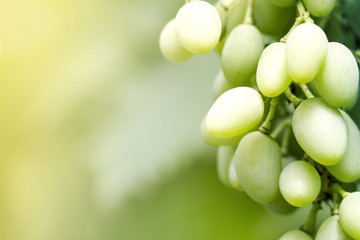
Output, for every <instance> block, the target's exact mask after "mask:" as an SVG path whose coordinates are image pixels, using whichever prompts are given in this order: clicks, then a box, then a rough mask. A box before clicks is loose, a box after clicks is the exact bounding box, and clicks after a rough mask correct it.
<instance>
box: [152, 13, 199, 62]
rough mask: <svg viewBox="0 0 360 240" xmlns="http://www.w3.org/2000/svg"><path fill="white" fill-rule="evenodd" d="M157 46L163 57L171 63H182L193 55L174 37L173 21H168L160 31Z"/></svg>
mask: <svg viewBox="0 0 360 240" xmlns="http://www.w3.org/2000/svg"><path fill="white" fill-rule="evenodd" d="M159 46H160V50H161V53H162V54H163V56H164V57H165V58H166V59H167V60H169V61H172V62H182V61H185V60H187V59H189V58H190V57H191V56H192V55H193V53H191V52H189V51H188V50H186V49H185V48H184V47H183V46H182V45H181V44H180V42H179V40H178V38H177V36H176V31H175V19H172V20H170V21H169V22H168V23H167V24H166V25H165V27H164V28H163V30H162V31H161V34H160V39H159Z"/></svg>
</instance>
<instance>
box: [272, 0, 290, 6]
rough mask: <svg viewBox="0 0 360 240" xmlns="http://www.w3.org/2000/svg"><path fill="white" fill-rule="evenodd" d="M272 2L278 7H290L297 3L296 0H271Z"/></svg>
mask: <svg viewBox="0 0 360 240" xmlns="http://www.w3.org/2000/svg"><path fill="white" fill-rule="evenodd" d="M271 3H272V4H274V5H275V6H278V7H282V8H284V7H290V6H292V5H294V4H295V0H271Z"/></svg>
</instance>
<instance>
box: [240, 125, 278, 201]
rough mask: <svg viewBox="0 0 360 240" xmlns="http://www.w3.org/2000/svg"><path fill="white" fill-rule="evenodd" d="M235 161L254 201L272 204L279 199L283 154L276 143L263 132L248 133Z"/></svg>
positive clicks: (241, 143) (243, 184)
mask: <svg viewBox="0 0 360 240" xmlns="http://www.w3.org/2000/svg"><path fill="white" fill-rule="evenodd" d="M234 161H235V170H236V174H237V176H238V178H239V181H240V183H241V185H242V186H243V188H244V190H245V192H246V193H247V194H248V195H249V196H250V197H251V198H252V199H253V200H254V201H256V202H259V203H269V202H271V201H273V200H275V199H276V198H277V196H278V195H279V176H280V171H281V153H280V148H279V145H278V144H277V142H276V141H275V140H274V139H272V138H271V137H269V136H267V135H265V134H263V133H261V132H259V131H256V132H251V133H248V134H247V135H245V137H243V139H241V141H240V143H239V146H238V148H237V150H236V152H235V156H234Z"/></svg>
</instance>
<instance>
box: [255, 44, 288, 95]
mask: <svg viewBox="0 0 360 240" xmlns="http://www.w3.org/2000/svg"><path fill="white" fill-rule="evenodd" d="M256 82H257V85H258V87H259V89H260V91H261V93H262V94H264V95H265V96H267V97H276V96H278V95H280V94H281V93H283V92H284V91H285V90H286V89H287V87H288V86H289V85H290V83H291V78H290V76H289V75H288V73H287V68H286V44H285V43H280V42H277V43H273V44H270V45H269V46H267V47H266V48H265V50H264V51H263V53H262V54H261V57H260V60H259V63H258V67H257V71H256Z"/></svg>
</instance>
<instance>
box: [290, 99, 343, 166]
mask: <svg viewBox="0 0 360 240" xmlns="http://www.w3.org/2000/svg"><path fill="white" fill-rule="evenodd" d="M292 128H293V131H294V135H295V138H296V140H297V142H298V143H299V145H300V146H301V148H302V149H303V150H304V151H305V152H306V153H307V154H308V155H309V156H310V157H311V158H312V159H314V160H315V161H316V162H318V163H320V164H323V165H325V166H331V165H335V164H337V163H339V162H340V161H341V159H342V158H343V157H344V154H345V151H346V147H347V128H346V124H345V121H344V119H343V117H342V115H341V113H340V112H339V110H337V109H335V108H331V107H330V106H329V105H328V104H326V103H325V102H324V101H323V100H322V99H320V98H309V99H307V100H305V101H303V102H302V103H300V105H299V106H298V107H297V108H296V109H295V112H294V115H293V120H292Z"/></svg>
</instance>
